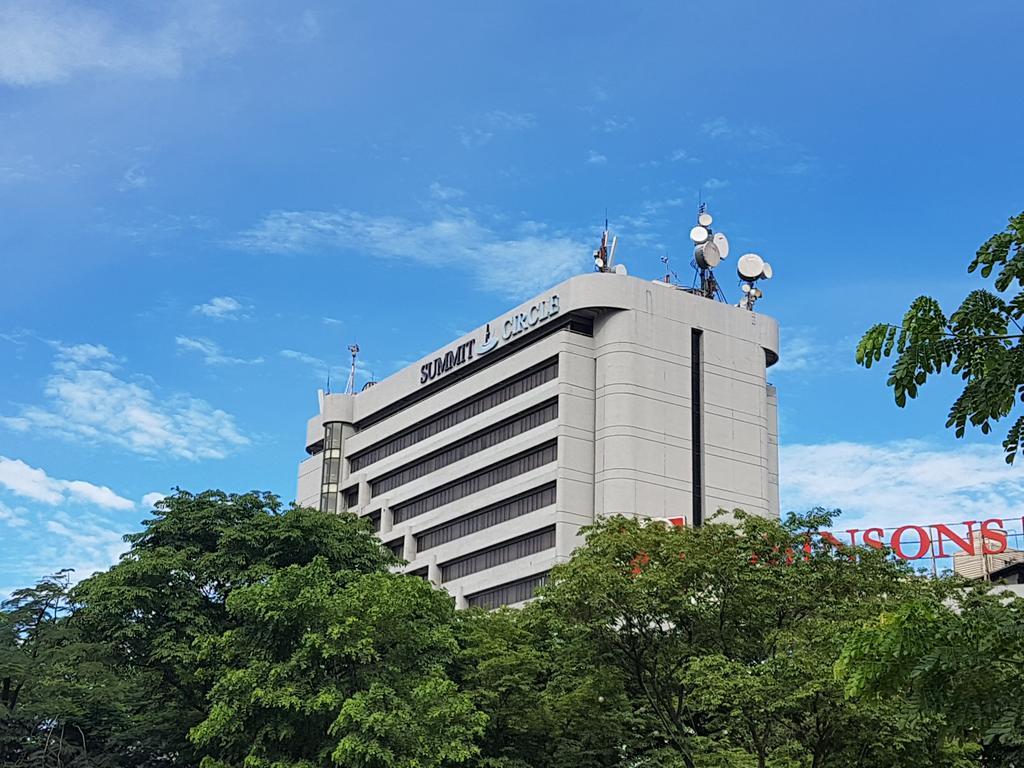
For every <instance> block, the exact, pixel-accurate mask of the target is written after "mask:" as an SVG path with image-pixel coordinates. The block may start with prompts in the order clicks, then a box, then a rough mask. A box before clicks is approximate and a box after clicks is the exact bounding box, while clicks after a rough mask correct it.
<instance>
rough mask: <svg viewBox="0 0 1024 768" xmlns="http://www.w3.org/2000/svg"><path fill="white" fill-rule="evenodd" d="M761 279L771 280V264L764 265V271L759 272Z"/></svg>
mask: <svg viewBox="0 0 1024 768" xmlns="http://www.w3.org/2000/svg"><path fill="white" fill-rule="evenodd" d="M761 277H763V278H764V279H765V280H771V279H772V265H771V264H768V263H766V264H765V265H764V269H762V270H761Z"/></svg>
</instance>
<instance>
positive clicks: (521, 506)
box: [416, 483, 555, 552]
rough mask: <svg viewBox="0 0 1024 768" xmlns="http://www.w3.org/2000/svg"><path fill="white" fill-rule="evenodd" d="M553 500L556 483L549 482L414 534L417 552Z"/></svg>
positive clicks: (546, 504)
mask: <svg viewBox="0 0 1024 768" xmlns="http://www.w3.org/2000/svg"><path fill="white" fill-rule="evenodd" d="M554 503H555V484H554V483H550V484H548V485H545V486H542V487H541V488H536V489H534V490H532V491H527V492H526V493H521V494H519V495H518V496H515V497H513V498H511V499H506V500H505V501H501V502H498V503H497V504H492V505H491V506H489V507H485V508H484V509H481V510H478V511H476V512H471V513H470V514H468V515H465V516H463V517H460V518H458V519H457V520H453V521H452V522H450V523H445V524H444V525H439V526H437V527H435V528H431V529H430V530H428V531H424V532H423V533H421V534H419V535H418V536H417V537H416V551H417V552H423V551H424V550H427V549H431V548H433V547H436V546H439V545H441V544H445V543H447V542H449V541H454V540H455V539H461V538H462V537H463V536H469V535H470V534H473V533H476V532H477V531H482V530H484V529H485V528H490V527H491V526H494V525H498V524H499V523H503V522H505V521H506V520H513V519H514V518H517V517H521V516H523V515H527V514H529V513H530V512H533V511H535V510H538V509H541V508H542V507H547V506H550V505H551V504H554Z"/></svg>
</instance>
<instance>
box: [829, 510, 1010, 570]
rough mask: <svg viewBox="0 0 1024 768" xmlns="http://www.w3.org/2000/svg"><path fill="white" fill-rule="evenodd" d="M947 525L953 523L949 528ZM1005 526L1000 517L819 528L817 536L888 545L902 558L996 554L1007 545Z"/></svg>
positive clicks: (851, 543)
mask: <svg viewBox="0 0 1024 768" xmlns="http://www.w3.org/2000/svg"><path fill="white" fill-rule="evenodd" d="M951 526H956V527H957V528H953V527H951ZM1008 536H1009V534H1008V533H1007V527H1006V525H1005V523H1004V521H1003V520H1002V519H1000V518H997V517H993V518H990V519H988V520H983V521H981V522H978V521H977V520H967V521H965V522H963V523H950V524H948V525H947V524H943V523H932V524H929V525H902V526H900V527H899V528H889V529H887V528H864V529H860V528H851V529H850V530H847V531H844V532H843V533H838V532H830V531H821V537H822V538H823V539H824V540H825V541H828V542H830V543H832V544H835V545H838V546H853V547H871V548H873V549H882V548H883V547H889V548H891V549H892V551H893V553H894V554H895V555H896V557H899V558H902V559H903V560H920V559H921V558H925V557H930V558H934V557H950V556H952V555H960V554H966V555H999V554H1002V553H1003V552H1005V551H1006V550H1007V548H1008V546H1009V544H1008Z"/></svg>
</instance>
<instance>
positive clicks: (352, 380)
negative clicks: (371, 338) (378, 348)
mask: <svg viewBox="0 0 1024 768" xmlns="http://www.w3.org/2000/svg"><path fill="white" fill-rule="evenodd" d="M348 351H349V352H351V353H352V369H351V370H350V371H349V373H348V386H346V387H345V394H346V395H354V394H355V393H356V355H358V354H359V345H358V344H350V345H349V348H348Z"/></svg>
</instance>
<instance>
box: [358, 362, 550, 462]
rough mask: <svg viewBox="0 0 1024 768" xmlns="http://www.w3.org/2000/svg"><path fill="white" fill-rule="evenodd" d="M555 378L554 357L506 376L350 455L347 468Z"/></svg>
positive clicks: (389, 452)
mask: <svg viewBox="0 0 1024 768" xmlns="http://www.w3.org/2000/svg"><path fill="white" fill-rule="evenodd" d="M556 378H558V358H553V359H551V360H548V361H547V362H546V363H544V364H543V365H542V366H541V367H540V368H537V369H535V370H532V371H527V372H525V373H520V374H517V375H516V376H513V377H512V378H509V379H506V380H505V381H503V382H501V383H500V384H497V385H495V386H494V387H492V388H491V389H489V390H486V391H484V392H482V393H480V394H478V395H475V396H473V397H472V398H470V399H468V400H463V401H462V402H461V403H458V404H457V405H454V406H452V407H451V408H449V409H448V410H446V411H442V412H441V413H440V414H438V415H436V416H433V417H431V418H430V419H428V420H426V421H424V422H421V423H420V424H418V425H416V426H415V427H411V428H410V429H407V430H406V431H404V432H402V433H400V434H398V435H395V436H394V437H390V438H388V439H387V440H384V441H382V442H380V443H377V444H375V445H372V446H370V447H368V448H365V449H363V450H362V451H359V452H358V453H355V454H353V455H352V457H351V458H350V459H349V462H350V467H351V469H352V471H353V472H358V471H359V470H361V469H365V468H366V467H368V466H370V465H371V464H374V463H376V462H378V461H380V460H381V459H384V458H387V457H388V456H391V455H393V454H395V453H398V452H399V451H401V450H403V449H405V448H408V447H409V446H411V445H415V444H416V443H419V442H421V441H423V440H426V439H427V438H428V437H431V436H433V435H436V434H438V433H439V432H443V431H444V430H446V429H450V428H451V427H454V426H455V425H456V424H461V423H462V422H464V421H466V420H467V419H471V418H473V417H474V416H476V415H478V414H481V413H483V412H484V411H486V410H489V409H491V408H494V407H495V406H498V405H501V404H502V403H504V402H507V401H509V400H511V399H512V398H514V397H518V396H519V395H522V394H524V393H525V392H529V391H530V390H531V389H535V388H536V387H539V386H540V385H541V384H546V383H547V382H549V381H552V380H553V379H556Z"/></svg>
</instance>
